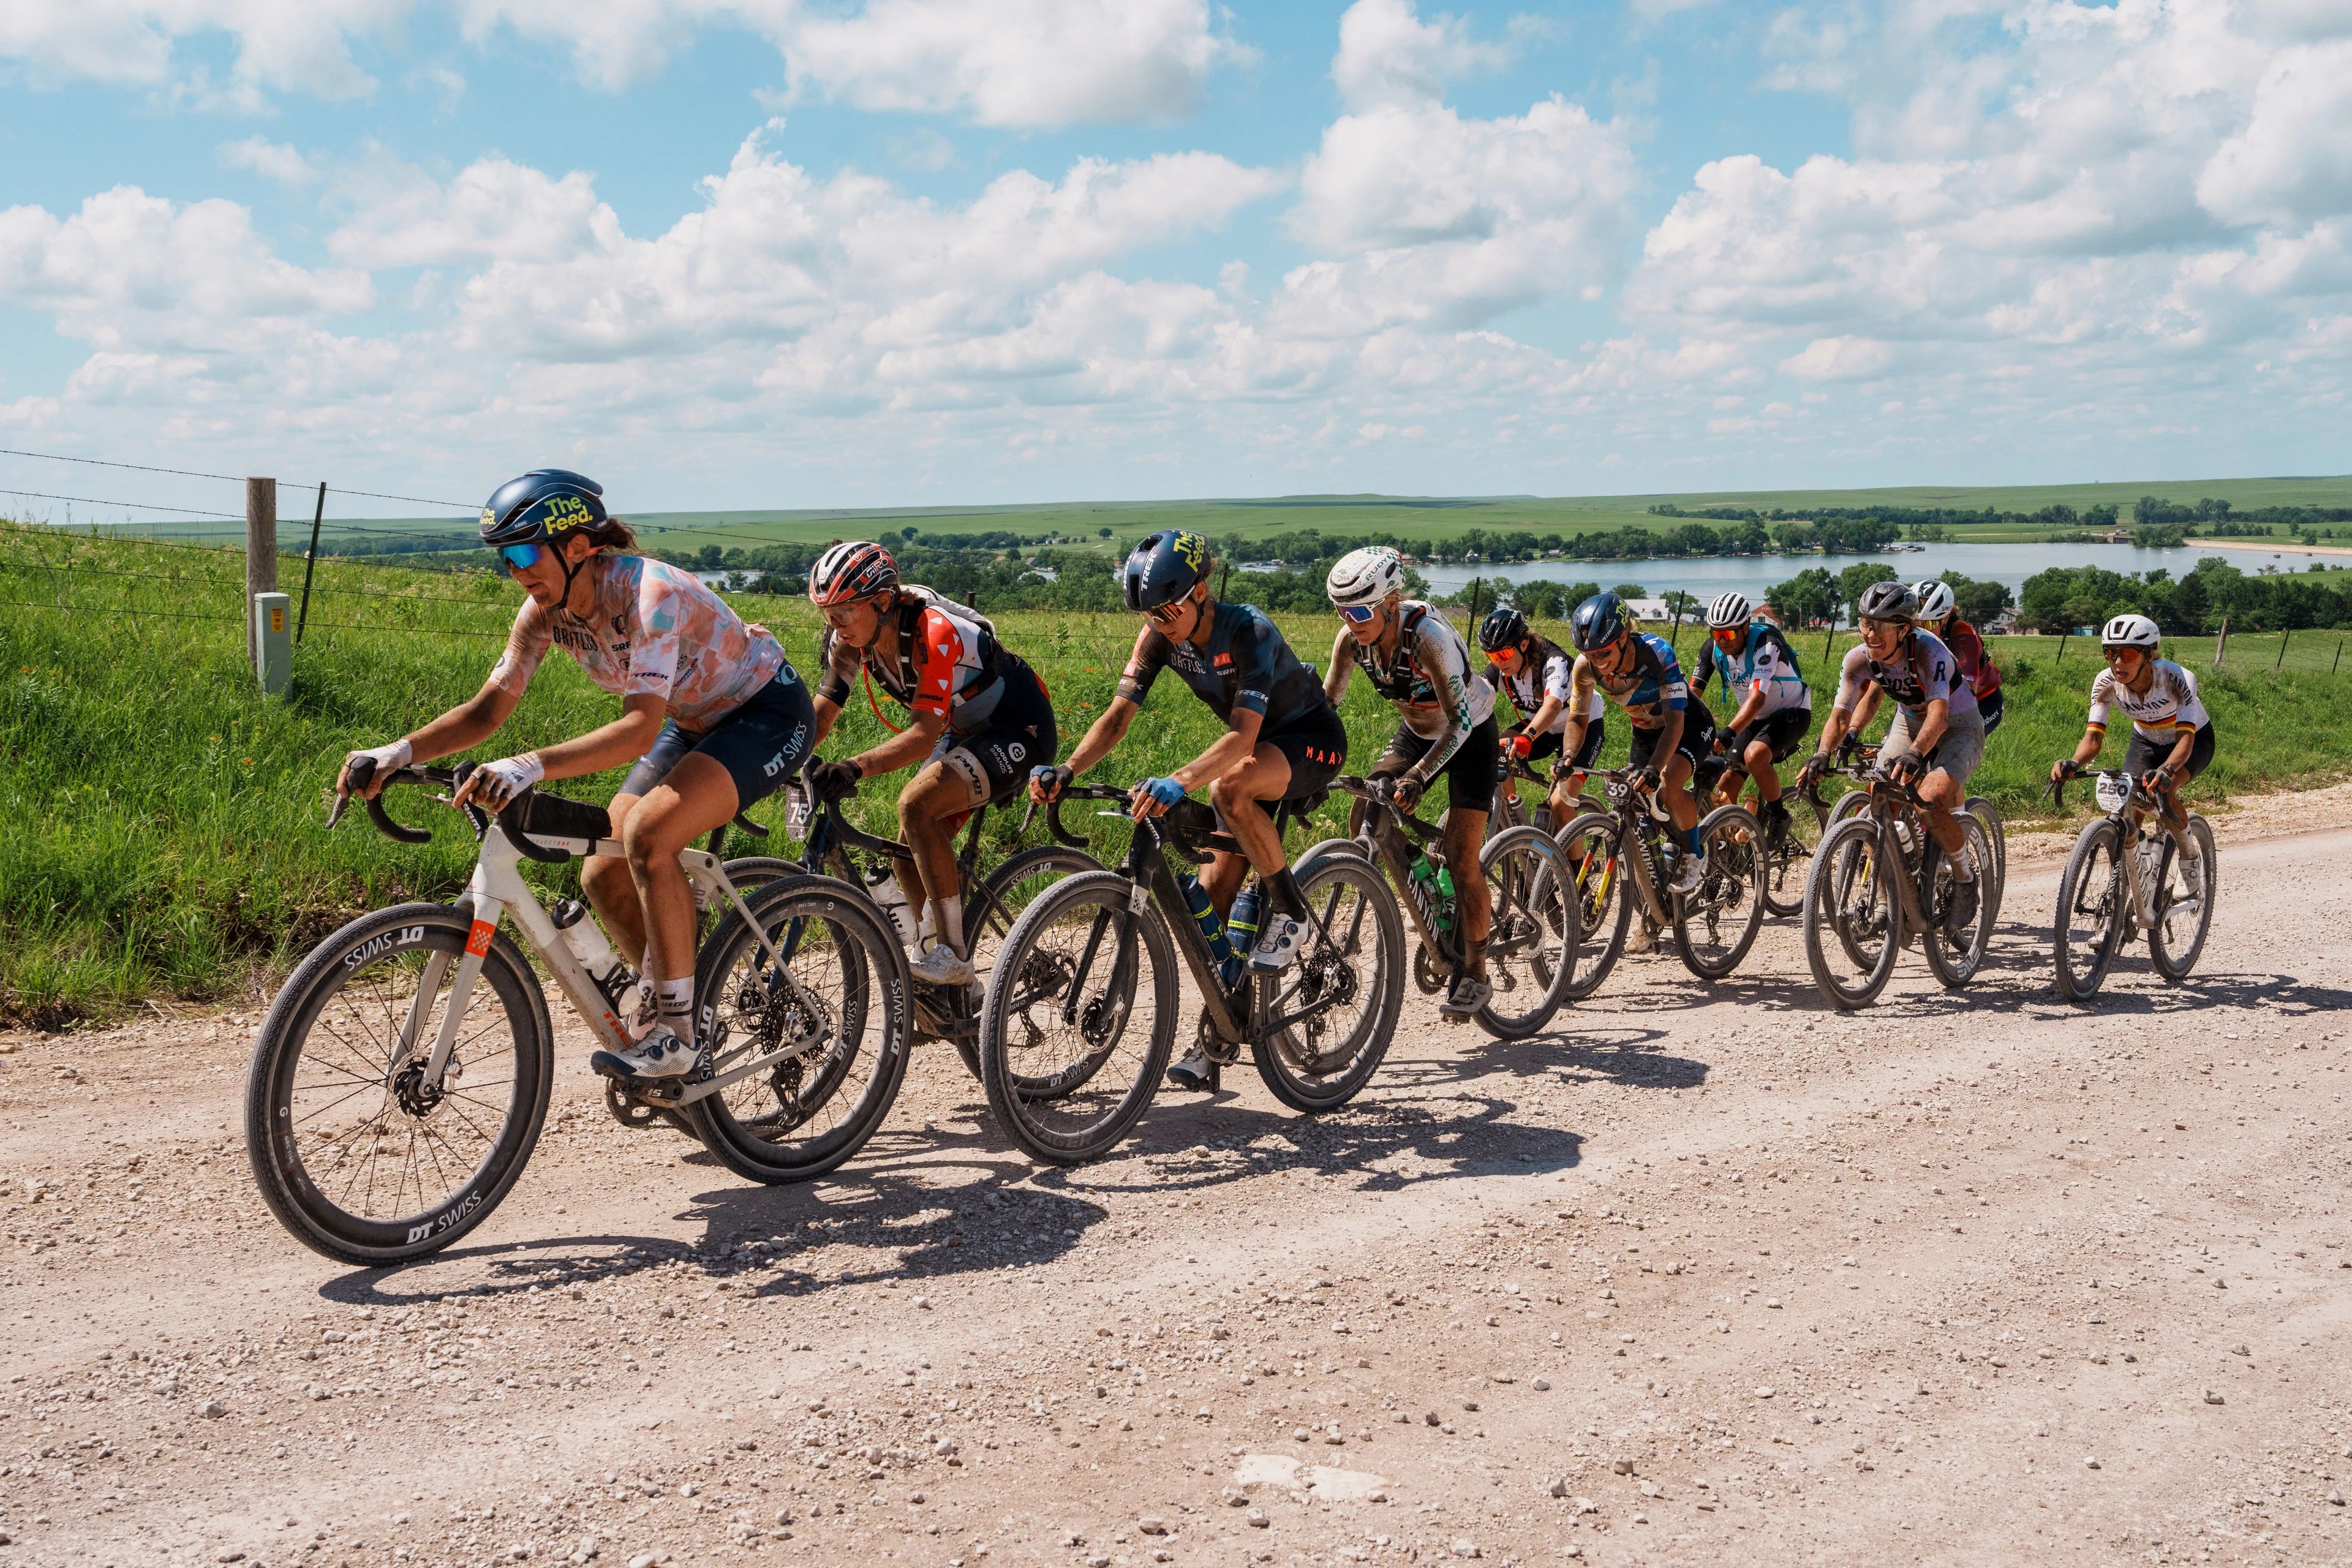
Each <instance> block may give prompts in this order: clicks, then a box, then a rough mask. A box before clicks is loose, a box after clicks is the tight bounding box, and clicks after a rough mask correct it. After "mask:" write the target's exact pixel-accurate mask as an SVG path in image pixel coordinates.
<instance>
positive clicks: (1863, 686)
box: [1813, 643, 1878, 757]
mask: <svg viewBox="0 0 2352 1568" xmlns="http://www.w3.org/2000/svg"><path fill="white" fill-rule="evenodd" d="M1869 668H1870V650H1869V649H1868V648H1866V647H1863V646H1862V645H1861V644H1860V643H1856V644H1855V645H1854V646H1853V647H1850V648H1848V649H1846V650H1845V657H1844V658H1843V659H1842V660H1840V661H1839V663H1838V689H1837V696H1836V697H1835V698H1834V699H1833V700H1832V702H1831V704H1830V716H1829V721H1828V722H1826V723H1824V724H1823V725H1822V738H1821V741H1820V742H1819V743H1818V744H1816V745H1815V746H1814V747H1813V752H1814V753H1815V754H1816V755H1818V756H1823V757H1826V756H1828V755H1829V754H1830V753H1831V752H1834V751H1836V750H1837V749H1838V747H1840V746H1841V745H1843V744H1844V743H1845V738H1846V737H1847V736H1848V735H1850V734H1852V733H1853V732H1855V731H1858V730H1860V729H1861V728H1862V727H1863V726H1864V725H1865V724H1868V723H1869V722H1870V715H1871V714H1872V713H1873V712H1874V711H1876V710H1877V708H1878V682H1876V681H1874V680H1873V679H1870V677H1869V675H1868V673H1867V671H1868V670H1869ZM1863 704H1867V706H1866V707H1863V706H1861V705H1863ZM1858 708H1859V710H1860V711H1859V717H1857V709H1858Z"/></svg>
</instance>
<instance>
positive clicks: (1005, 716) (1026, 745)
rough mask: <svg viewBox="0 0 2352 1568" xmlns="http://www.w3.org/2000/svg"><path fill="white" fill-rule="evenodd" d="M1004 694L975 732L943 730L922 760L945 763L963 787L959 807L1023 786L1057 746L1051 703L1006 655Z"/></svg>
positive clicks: (1032, 676)
mask: <svg viewBox="0 0 2352 1568" xmlns="http://www.w3.org/2000/svg"><path fill="white" fill-rule="evenodd" d="M1006 664H1007V666H1008V668H1006V670H1005V672H1004V693H1003V696H1001V697H999V698H998V699H997V700H996V706H995V707H993V708H992V709H991V710H989V714H988V721H987V722H985V723H983V724H982V725H981V726H980V728H978V729H977V730H953V729H950V730H944V731H940V739H939V743H938V744H937V745H935V746H933V747H932V748H931V754H930V756H929V758H928V759H927V760H926V765H927V766H928V765H929V763H943V764H945V766H946V768H947V770H948V772H949V773H952V774H954V775H955V776H956V777H957V778H959V779H961V780H962V781H963V784H964V804H965V805H966V806H968V807H969V806H977V805H986V804H989V803H991V802H994V801H1001V800H1003V799H1005V798H1007V797H1008V796H1010V795H1013V792H1014V791H1016V790H1019V789H1021V788H1024V786H1026V785H1027V784H1028V783H1029V770H1030V769H1032V768H1042V767H1050V766H1052V765H1053V762H1054V756H1055V751H1056V750H1057V749H1058V748H1059V747H1060V745H1061V743H1062V736H1061V731H1060V729H1059V727H1058V726H1057V725H1056V724H1055V721H1054V703H1053V700H1052V699H1051V698H1050V697H1048V696H1046V694H1045V682H1043V681H1041V680H1039V679H1037V674H1036V672H1035V671H1034V670H1033V669H1031V668H1029V667H1028V666H1027V665H1026V664H1024V663H1022V662H1021V661H1020V660H1018V659H1015V658H1010V657H1009V656H1008V658H1007V659H1006Z"/></svg>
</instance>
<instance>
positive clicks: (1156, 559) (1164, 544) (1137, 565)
mask: <svg viewBox="0 0 2352 1568" xmlns="http://www.w3.org/2000/svg"><path fill="white" fill-rule="evenodd" d="M1208 572H1209V542H1208V541H1207V540H1206V539H1204V538H1202V536H1201V535H1199V534H1197V533H1192V532H1187V531H1184V530H1181V529H1174V528H1169V529H1162V530H1161V531H1159V532H1158V533H1154V534H1150V535H1147V536H1146V537H1145V538H1144V540H1143V542H1141V543H1139V544H1138V545H1137V546H1136V547H1135V548H1134V549H1133V550H1131V551H1129V552H1128V556H1127V568H1126V570H1125V571H1124V572H1122V573H1121V574H1119V579H1120V587H1121V589H1122V590H1123V591H1124V593H1125V594H1126V596H1127V607H1128V608H1129V609H1130V610H1156V609H1158V608H1160V606H1161V605H1172V604H1174V603H1175V602H1176V601H1177V600H1179V599H1181V598H1182V597H1183V596H1184V595H1187V594H1189V593H1191V592H1192V589H1193V586H1194V585H1195V584H1198V583H1199V582H1200V581H1201V579H1202V578H1203V577H1205V576H1206V575H1208Z"/></svg>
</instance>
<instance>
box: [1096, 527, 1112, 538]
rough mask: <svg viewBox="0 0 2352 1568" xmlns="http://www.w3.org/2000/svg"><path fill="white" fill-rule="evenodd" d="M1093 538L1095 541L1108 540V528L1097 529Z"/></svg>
mask: <svg viewBox="0 0 2352 1568" xmlns="http://www.w3.org/2000/svg"><path fill="white" fill-rule="evenodd" d="M1095 537H1096V538H1097V539H1108V538H1109V537H1110V530H1109V529H1108V528H1098V529H1097V530H1095Z"/></svg>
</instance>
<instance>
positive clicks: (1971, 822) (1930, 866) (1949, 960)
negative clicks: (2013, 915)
mask: <svg viewBox="0 0 2352 1568" xmlns="http://www.w3.org/2000/svg"><path fill="white" fill-rule="evenodd" d="M1954 820H1956V821H1957V822H1958V823H1959V825H1960V832H1961V833H1962V834H1963V835H1965V836H1966V837H1967V840H1968V846H1969V849H1970V850H1971V851H1972V852H1973V853H1974V854H1975V856H1976V861H1977V918H1976V920H1975V921H1974V922H1973V923H1972V924H1971V925H1970V926H1969V930H1968V939H1967V940H1966V941H1965V942H1960V941H1956V940H1954V938H1953V936H1952V934H1951V932H1950V931H1949V930H1948V929H1947V927H1946V926H1945V924H1944V922H1943V921H1942V920H1941V919H1940V918H1938V917H1939V915H1940V914H1941V912H1942V910H1945V909H1948V907H1949V900H1950V896H1951V881H1950V879H1949V878H1948V876H1940V875H1938V872H1940V871H1942V870H1944V869H1946V868H1948V858H1947V857H1946V856H1945V855H1944V853H1943V850H1942V848H1941V847H1939V846H1938V845H1937V843H1936V841H1935V840H1934V839H1933V838H1930V839H1928V840H1927V860H1926V862H1925V865H1926V867H1927V891H1926V893H1925V894H1923V895H1922V897H1921V900H1920V901H1921V902H1922V903H1924V904H1925V905H1926V906H1927V930H1926V931H1923V932H1922V933H1920V942H1919V946H1920V948H1921V950H1922V951H1923V952H1926V954H1927V967H1928V968H1929V969H1930V970H1932V971H1933V972H1934V973H1935V976H1936V983H1937V984H1939V985H1941V986H1942V987H1943V988H1944V989H1945V990H1947V991H1957V990H1958V989H1959V988H1960V987H1961V986H1963V985H1966V984H1968V983H1969V981H1971V980H1973V979H1975V978H1976V976H1977V973H1978V971H1979V970H1981V969H1982V968H1983V967H1984V958H1985V949H1986V948H1987V947H1989V946H1990V944H1991V942H1992V929H1993V921H1996V920H1998V919H2000V864H1999V859H1998V856H1997V853H1996V851H1995V850H1994V849H1993V847H1992V839H1991V837H1990V836H1989V835H1988V834H1987V833H1986V832H1985V826H1984V823H1983V821H1982V820H1981V819H1980V818H1979V817H1978V816H1977V815H1976V813H1975V812H1974V811H1973V810H1967V811H1962V812H1961V813H1960V814H1959V815H1958V816H1957V817H1956V818H1955V819H1954Z"/></svg>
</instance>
